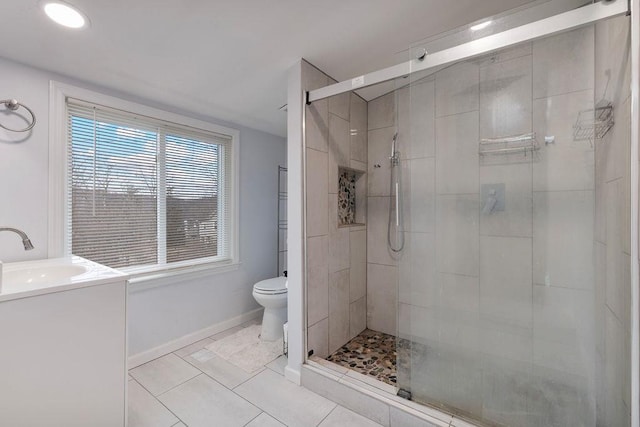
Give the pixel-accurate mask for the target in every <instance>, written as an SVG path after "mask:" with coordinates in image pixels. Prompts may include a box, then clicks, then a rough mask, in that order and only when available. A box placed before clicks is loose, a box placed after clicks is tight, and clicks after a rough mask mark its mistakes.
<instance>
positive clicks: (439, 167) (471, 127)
mask: <svg viewBox="0 0 640 427" xmlns="http://www.w3.org/2000/svg"><path fill="white" fill-rule="evenodd" d="M478 168H479V155H478V112H477V111H473V112H470V113H465V114H456V115H452V116H446V117H440V118H438V119H436V189H437V191H438V194H461V193H466V194H469V193H477V192H478V173H479V171H478Z"/></svg>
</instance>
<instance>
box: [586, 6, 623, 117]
mask: <svg viewBox="0 0 640 427" xmlns="http://www.w3.org/2000/svg"><path fill="white" fill-rule="evenodd" d="M630 56H631V27H630V24H629V19H628V18H627V17H625V16H619V17H616V18H611V19H605V20H602V21H600V22H598V23H597V24H596V25H595V88H596V94H597V95H598V97H600V96H601V97H603V98H605V99H607V100H609V101H611V102H613V103H614V105H616V106H619V105H620V104H622V102H623V101H624V100H625V99H626V98H628V97H629V95H630V87H631V66H630V65H631V57H630Z"/></svg>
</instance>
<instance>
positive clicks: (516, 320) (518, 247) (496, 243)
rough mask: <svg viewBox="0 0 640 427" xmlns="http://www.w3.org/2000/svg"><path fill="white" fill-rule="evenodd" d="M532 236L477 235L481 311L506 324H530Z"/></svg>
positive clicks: (527, 325)
mask: <svg viewBox="0 0 640 427" xmlns="http://www.w3.org/2000/svg"><path fill="white" fill-rule="evenodd" d="M532 303H533V297H532V282H531V239H530V238H524V237H490V236H482V237H481V238H480V306H481V311H482V315H483V316H484V317H487V318H491V319H497V320H499V321H503V322H505V323H509V324H515V325H518V326H523V327H530V326H531V306H532Z"/></svg>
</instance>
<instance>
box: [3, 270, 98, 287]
mask: <svg viewBox="0 0 640 427" xmlns="http://www.w3.org/2000/svg"><path fill="white" fill-rule="evenodd" d="M87 270H88V269H87V267H86V266H84V265H50V266H41V267H30V268H26V269H22V270H9V271H5V272H4V274H3V275H2V285H3V287H4V286H7V287H13V286H20V285H23V284H24V285H38V284H47V283H51V282H59V281H61V280H65V279H69V278H72V277H76V276H80V275H81V274H84V273H86V272H87Z"/></svg>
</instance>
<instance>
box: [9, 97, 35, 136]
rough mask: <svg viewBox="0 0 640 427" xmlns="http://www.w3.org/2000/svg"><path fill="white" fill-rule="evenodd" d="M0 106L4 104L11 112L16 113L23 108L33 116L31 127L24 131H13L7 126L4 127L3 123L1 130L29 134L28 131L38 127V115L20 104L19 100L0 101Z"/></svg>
mask: <svg viewBox="0 0 640 427" xmlns="http://www.w3.org/2000/svg"><path fill="white" fill-rule="evenodd" d="M0 104H4V106H5V107H6V108H7V110H11V111H16V110H17V109H18V108H20V107H22V108H24V109H25V110H27V111H28V112H29V114H31V123H29V125H28V126H27V127H26V128H24V129H11V128H8V127H6V126H3V125H2V123H0V127H1V128H3V129H6V130H9V131H11V132H27V131H30V130H31V129H32V128H33V127H34V126H35V125H36V115H35V114H34V113H33V111H31V108H29V107H27V106H26V105H24V104H21V103H19V102H18V100H16V99H5V100H2V101H0Z"/></svg>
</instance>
